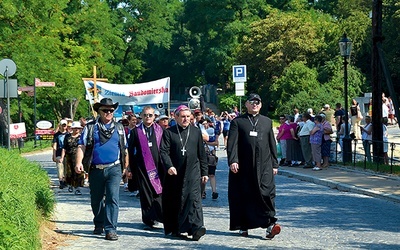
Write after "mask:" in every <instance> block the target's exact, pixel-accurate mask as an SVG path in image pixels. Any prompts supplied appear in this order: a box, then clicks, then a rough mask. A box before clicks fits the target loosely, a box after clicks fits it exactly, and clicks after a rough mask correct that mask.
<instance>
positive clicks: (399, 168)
mask: <svg viewBox="0 0 400 250" xmlns="http://www.w3.org/2000/svg"><path fill="white" fill-rule="evenodd" d="M331 139H332V145H331V157H330V161H331V162H333V163H342V164H343V165H345V166H346V165H347V166H350V165H352V166H353V167H356V166H360V164H362V166H363V168H364V169H365V170H366V169H370V170H373V171H376V172H389V173H390V174H394V173H399V172H400V151H399V150H396V148H400V143H395V142H390V141H388V142H382V141H374V140H371V141H369V143H370V145H369V146H370V149H371V159H372V161H368V157H367V155H366V154H365V151H364V147H363V143H362V140H357V139H352V142H351V144H352V162H351V163H343V161H342V154H343V152H341V147H340V143H339V140H338V138H331ZM374 142H377V143H378V145H381V146H383V144H385V143H387V146H388V151H387V156H386V157H387V163H386V164H385V159H384V157H385V156H383V155H382V156H374V153H373V146H372V145H373V143H374ZM398 146H399V147H398ZM339 149H340V150H339Z"/></svg>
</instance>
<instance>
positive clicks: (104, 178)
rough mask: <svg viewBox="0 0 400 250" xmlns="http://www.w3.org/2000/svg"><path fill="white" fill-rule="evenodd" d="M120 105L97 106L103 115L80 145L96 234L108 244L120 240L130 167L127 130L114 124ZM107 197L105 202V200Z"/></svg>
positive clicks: (90, 126) (78, 167)
mask: <svg viewBox="0 0 400 250" xmlns="http://www.w3.org/2000/svg"><path fill="white" fill-rule="evenodd" d="M117 107H118V102H117V103H113V101H112V100H111V99H110V98H103V99H101V100H100V102H98V103H95V104H94V105H93V109H94V110H95V111H96V112H97V113H98V114H99V116H98V117H97V119H95V120H94V121H92V122H89V123H88V124H87V125H86V126H85V128H84V130H83V131H82V135H81V137H80V139H79V142H78V149H77V152H76V154H77V155H76V166H75V171H76V172H77V173H78V174H79V173H82V172H83V171H84V166H85V170H87V171H90V172H89V187H90V202H91V206H92V212H93V215H94V219H93V222H94V231H93V234H97V235H100V234H102V233H103V230H104V231H105V233H106V237H105V239H106V240H118V235H117V219H118V211H119V190H120V181H121V176H122V167H124V168H125V169H126V168H127V165H128V163H129V160H128V151H127V140H126V136H125V130H124V127H123V125H122V124H121V123H118V122H115V121H114V119H113V118H114V111H115V109H116V108H117ZM104 194H106V195H105V199H104Z"/></svg>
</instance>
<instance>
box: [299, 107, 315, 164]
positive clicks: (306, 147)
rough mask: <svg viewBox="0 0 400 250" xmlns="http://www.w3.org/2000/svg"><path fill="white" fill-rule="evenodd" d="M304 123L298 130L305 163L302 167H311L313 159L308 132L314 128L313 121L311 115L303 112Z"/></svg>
mask: <svg viewBox="0 0 400 250" xmlns="http://www.w3.org/2000/svg"><path fill="white" fill-rule="evenodd" d="M303 121H304V125H303V126H302V127H301V130H300V132H299V138H300V145H301V151H302V153H303V157H304V161H305V165H304V167H303V168H313V159H312V154H311V145H310V132H311V130H312V129H313V128H314V126H315V123H314V122H313V121H311V115H310V114H309V113H308V112H306V113H304V114H303Z"/></svg>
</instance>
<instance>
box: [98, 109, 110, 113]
mask: <svg viewBox="0 0 400 250" xmlns="http://www.w3.org/2000/svg"><path fill="white" fill-rule="evenodd" d="M99 110H100V111H102V112H104V113H114V109H99Z"/></svg>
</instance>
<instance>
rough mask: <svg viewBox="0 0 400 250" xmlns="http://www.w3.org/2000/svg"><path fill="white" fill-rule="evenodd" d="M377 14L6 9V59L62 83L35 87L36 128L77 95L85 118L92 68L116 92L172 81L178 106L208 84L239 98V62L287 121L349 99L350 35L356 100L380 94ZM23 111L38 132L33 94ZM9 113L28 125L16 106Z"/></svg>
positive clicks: (286, 5) (304, 6)
mask: <svg viewBox="0 0 400 250" xmlns="http://www.w3.org/2000/svg"><path fill="white" fill-rule="evenodd" d="M383 4H384V8H383V34H384V37H385V40H384V42H383V50H384V52H385V57H386V61H387V64H388V67H389V70H390V75H391V77H392V80H393V82H394V84H395V86H394V89H395V90H396V91H397V90H398V89H400V88H398V86H397V85H398V84H399V82H400V58H399V55H398V54H399V53H398V51H397V47H398V46H397V45H398V44H399V41H400V36H399V34H400V30H399V29H400V4H399V3H398V1H396V0H384V1H383ZM370 10H371V1H369V0H331V1H327V0H320V1H306V0H268V1H263V0H246V1H244V0H240V1H229V0H221V1H215V0H186V1H181V0H128V1H119V0H110V1H98V0H87V1H68V0H46V1H45V0H29V1H25V0H3V1H0V29H1V30H2V36H1V37H0V59H1V58H11V59H13V60H14V61H15V62H16V64H17V73H16V75H15V78H17V79H18V82H19V85H20V86H32V85H33V82H34V78H36V77H37V78H40V79H41V80H42V81H54V82H56V87H55V88H37V89H36V90H37V91H36V97H37V98H36V110H37V117H36V118H37V120H42V119H44V120H59V119H60V118H61V117H66V116H70V107H71V106H70V104H71V103H70V101H67V99H68V100H71V99H72V98H76V99H77V102H76V105H73V106H72V109H73V113H74V114H75V115H74V116H75V117H81V116H84V117H85V116H87V115H88V108H87V107H88V102H87V101H86V100H85V99H84V97H85V96H84V88H83V84H82V78H83V77H85V78H88V77H91V76H92V75H93V72H92V69H93V66H97V76H98V77H101V78H108V80H109V82H113V83H122V84H124V83H126V84H128V83H129V84H130V83H135V82H144V81H150V80H154V79H159V78H161V77H167V76H169V77H171V99H175V97H177V96H178V97H179V98H180V99H184V96H185V94H183V92H185V91H184V88H185V87H191V86H199V85H202V84H206V83H208V84H212V85H215V86H217V87H218V88H222V90H223V92H229V91H232V90H233V84H232V82H231V75H232V65H236V64H245V65H247V72H248V81H247V87H246V90H247V91H248V92H257V93H259V94H261V95H262V96H263V99H264V100H266V101H264V107H263V110H265V109H267V107H268V110H269V111H270V110H271V107H272V106H274V107H275V108H276V109H280V110H278V111H276V112H283V111H284V109H286V110H289V109H291V107H292V106H299V107H300V106H301V107H303V106H304V107H307V106H314V105H315V106H316V107H319V106H321V105H322V104H323V103H324V102H322V103H317V102H319V101H320V100H321V99H322V100H325V99H324V98H320V97H325V96H326V97H328V98H330V99H329V101H332V102H335V101H340V100H343V97H342V96H341V95H342V93H343V84H342V83H343V68H342V63H341V58H338V54H339V52H338V40H339V39H340V37H341V36H342V34H343V33H345V32H346V33H347V35H348V37H349V38H351V39H352V41H353V53H352V56H351V60H350V64H349V96H352V97H353V96H357V95H361V94H362V92H366V91H370V90H371V88H370V86H369V84H368V83H369V81H370V80H369V78H370V76H369V75H370V72H371V70H370V67H371V63H370V58H371V48H372V38H371V33H372V32H371V19H370V18H369V12H370ZM300 83H301V84H304V85H301V86H300ZM316 85H318V86H316ZM299 86H300V87H301V89H297V88H299ZM286 87H288V89H283V88H286ZM384 87H385V86H384ZM300 90H302V91H306V92H307V93H308V94H309V95H314V94H316V96H317V98H316V99H312V100H311V99H310V98H309V99H307V98H305V96H306V95H305V94H304V97H303V94H300V92H301V91H300ZM310 90H312V91H311V92H312V93H311V92H310ZM325 93H329V94H328V95H327V94H325ZM175 95H176V96H175ZM281 95H282V96H281ZM298 95H299V96H298ZM177 99H178V98H177ZM302 102H305V103H302ZM314 102H315V103H314ZM281 106H285V108H281ZM21 107H22V113H23V117H22V121H24V122H25V123H26V127H27V130H28V134H30V135H31V134H33V127H34V124H33V121H34V119H33V116H34V110H33V107H34V99H33V97H31V96H28V95H27V94H26V93H23V94H22V95H21ZM3 108H4V105H3ZM10 113H11V119H12V120H13V121H19V117H18V104H17V101H16V100H12V101H11V111H10ZM3 114H4V112H3ZM2 118H3V117H2V116H1V115H0V124H2V122H3V120H4V119H2ZM3 123H4V122H3ZM2 127H4V125H2Z"/></svg>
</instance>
